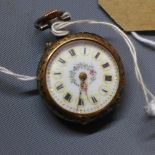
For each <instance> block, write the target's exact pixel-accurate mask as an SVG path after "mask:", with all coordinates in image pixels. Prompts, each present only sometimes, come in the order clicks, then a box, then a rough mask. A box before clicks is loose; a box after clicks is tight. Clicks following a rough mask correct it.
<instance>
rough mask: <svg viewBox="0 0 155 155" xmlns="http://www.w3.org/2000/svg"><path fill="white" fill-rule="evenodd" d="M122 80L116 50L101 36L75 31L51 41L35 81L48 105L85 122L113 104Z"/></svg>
mask: <svg viewBox="0 0 155 155" xmlns="http://www.w3.org/2000/svg"><path fill="white" fill-rule="evenodd" d="M123 82H124V73H123V66H122V63H121V60H120V57H119V56H118V54H117V53H116V51H115V50H114V49H113V48H112V47H111V45H110V44H109V43H107V42H106V41H105V40H104V39H103V38H101V37H99V36H97V35H94V34H90V33H78V34H73V35H70V36H67V37H65V38H63V39H60V40H59V41H57V42H56V43H54V44H53V45H51V46H50V47H49V48H48V50H47V53H46V54H45V55H44V57H43V59H42V62H41V64H40V68H39V74H38V84H39V87H40V90H41V93H42V94H43V96H44V97H45V98H46V100H47V102H48V105H49V106H50V107H51V108H52V109H53V110H54V111H55V112H56V113H57V114H58V116H61V117H63V118H64V119H67V120H72V121H76V122H79V123H87V122H90V121H91V120H94V119H96V118H98V117H99V116H102V114H103V113H104V112H106V111H107V110H108V109H110V108H112V105H114V104H115V103H116V100H117V98H118V97H119V94H120V90H121V88H122V86H123Z"/></svg>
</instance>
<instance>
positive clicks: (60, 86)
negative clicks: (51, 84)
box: [56, 84, 64, 90]
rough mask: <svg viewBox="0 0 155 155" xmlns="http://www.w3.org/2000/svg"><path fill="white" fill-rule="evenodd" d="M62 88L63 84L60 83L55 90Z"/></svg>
mask: <svg viewBox="0 0 155 155" xmlns="http://www.w3.org/2000/svg"><path fill="white" fill-rule="evenodd" d="M62 88H64V86H63V84H60V85H59V86H57V88H56V89H57V90H60V89H62Z"/></svg>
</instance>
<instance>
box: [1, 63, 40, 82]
mask: <svg viewBox="0 0 155 155" xmlns="http://www.w3.org/2000/svg"><path fill="white" fill-rule="evenodd" d="M0 72H2V73H4V74H8V75H11V76H13V77H15V78H16V79H18V80H21V81H31V80H36V79H37V77H36V76H34V77H32V76H27V75H21V74H16V73H14V72H12V71H10V70H8V69H7V68H5V67H2V66H0Z"/></svg>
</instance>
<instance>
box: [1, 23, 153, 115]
mask: <svg viewBox="0 0 155 155" xmlns="http://www.w3.org/2000/svg"><path fill="white" fill-rule="evenodd" d="M74 24H100V25H103V26H108V27H110V28H112V29H113V30H114V31H116V32H117V33H118V34H119V35H120V36H122V37H123V39H124V41H125V42H126V44H127V46H128V47H129V50H130V53H131V55H132V58H133V62H134V70H135V75H136V78H137V81H138V82H139V84H140V85H141V87H142V90H143V92H144V96H145V100H146V105H145V110H146V112H147V113H148V114H149V115H151V116H155V96H154V95H153V94H152V93H151V91H150V90H149V89H148V88H147V86H146V84H145V83H144V80H143V78H142V75H141V72H140V69H139V66H138V61H137V53H136V49H135V47H134V45H133V43H132V42H131V40H130V39H129V37H128V36H127V35H126V34H125V33H124V32H123V31H122V30H121V29H120V28H118V27H117V26H116V25H113V24H111V23H107V22H102V21H95V20H77V21H69V22H63V21H60V22H55V23H53V24H52V26H51V32H52V33H53V34H54V35H55V36H65V35H68V34H69V33H70V31H69V30H66V28H67V27H69V26H71V25H74ZM132 35H133V36H134V37H135V38H136V39H137V40H139V41H141V42H143V43H147V44H149V45H151V46H153V45H154V43H153V42H152V41H150V40H149V41H148V40H146V39H144V38H142V37H140V36H138V35H137V34H136V33H135V32H133V33H132ZM0 72H2V73H4V74H8V75H11V76H13V77H15V78H17V79H18V80H22V81H30V80H36V79H37V77H36V76H34V77H31V76H27V75H21V74H16V73H14V72H12V71H10V70H8V69H7V68H5V67H2V66H0Z"/></svg>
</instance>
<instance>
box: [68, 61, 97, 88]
mask: <svg viewBox="0 0 155 155" xmlns="http://www.w3.org/2000/svg"><path fill="white" fill-rule="evenodd" d="M88 63H89V62H88ZM82 71H83V72H86V74H88V76H89V84H91V83H92V82H93V81H95V80H96V74H97V72H96V70H95V67H94V66H93V65H92V64H91V65H89V64H86V63H78V64H76V65H74V66H73V68H72V70H71V71H69V72H70V81H71V83H74V84H75V85H76V86H79V79H78V75H79V74H81V73H80V72H82Z"/></svg>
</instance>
